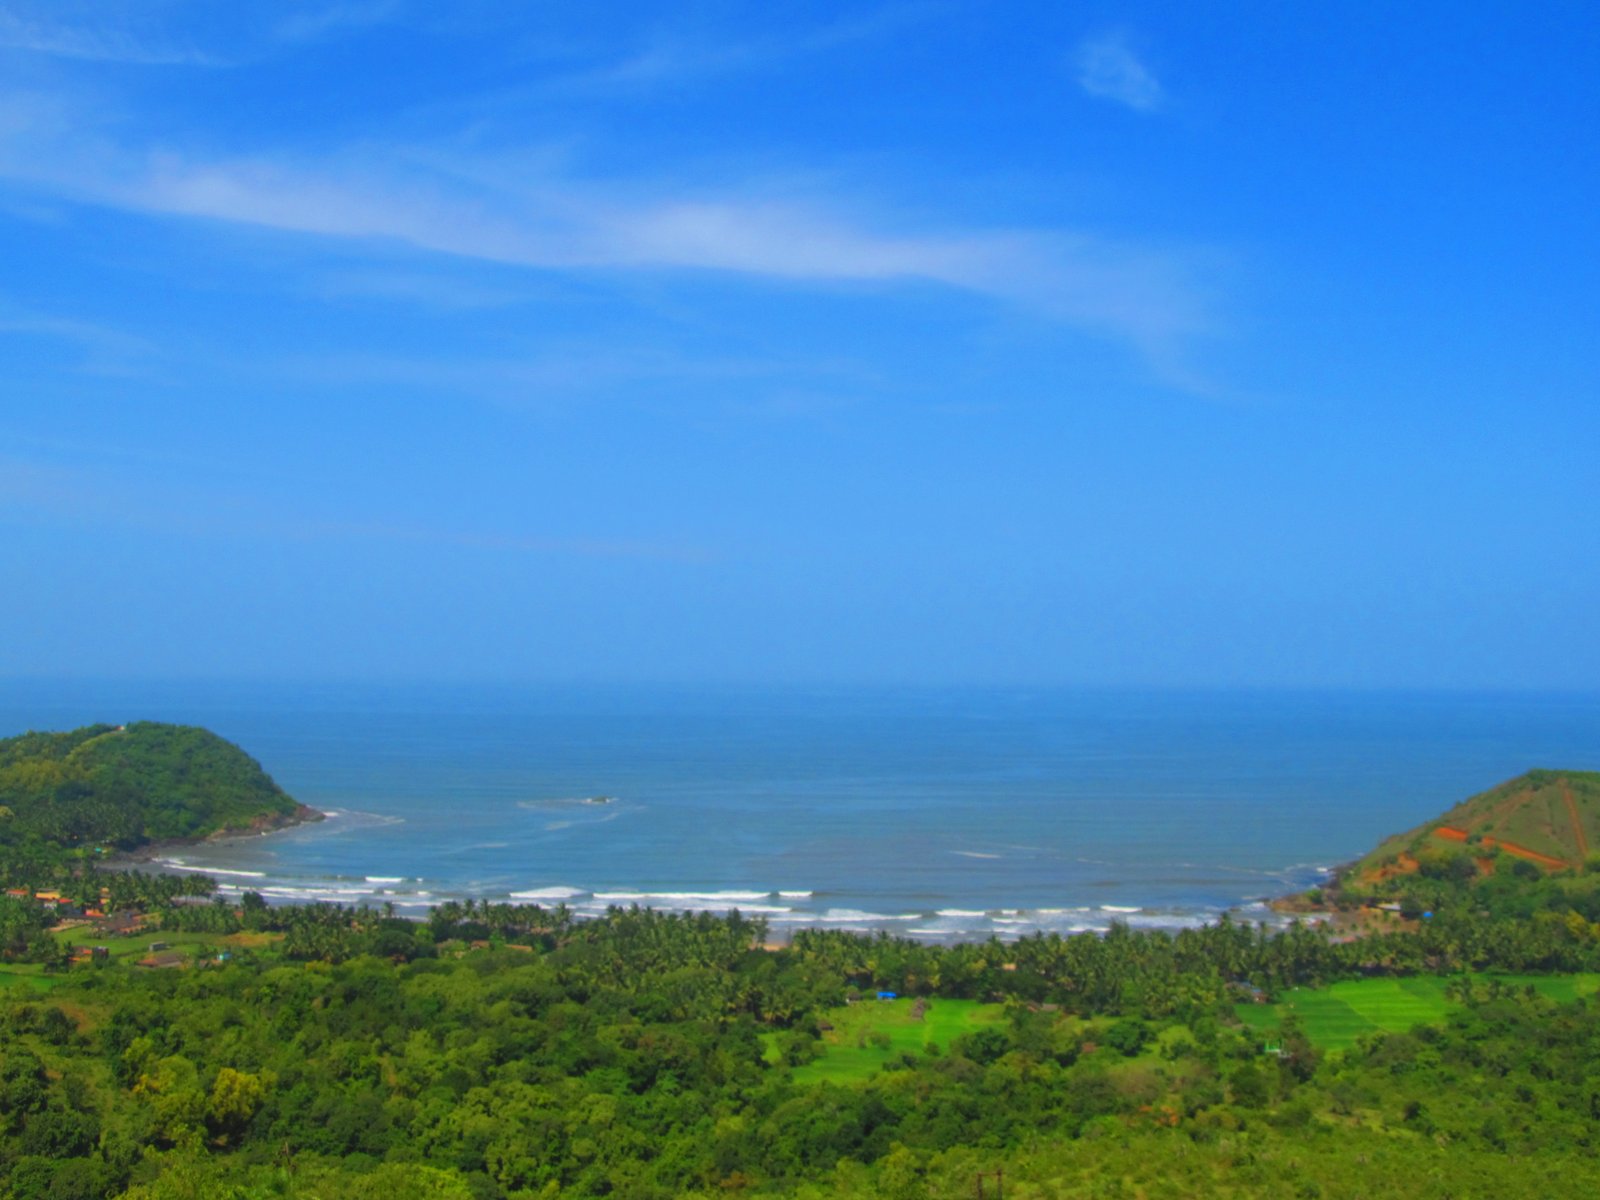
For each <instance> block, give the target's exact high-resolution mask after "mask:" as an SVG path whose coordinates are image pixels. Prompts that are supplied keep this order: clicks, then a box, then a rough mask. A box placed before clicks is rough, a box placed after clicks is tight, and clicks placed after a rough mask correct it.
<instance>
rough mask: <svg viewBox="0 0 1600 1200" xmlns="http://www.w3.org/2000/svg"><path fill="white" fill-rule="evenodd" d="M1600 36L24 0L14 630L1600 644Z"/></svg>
mask: <svg viewBox="0 0 1600 1200" xmlns="http://www.w3.org/2000/svg"><path fill="white" fill-rule="evenodd" d="M521 9H527V10H529V11H528V12H526V13H522V12H520V11H519V10H521ZM1597 63H1600V15H1597V14H1596V13H1595V11H1594V9H1593V7H1592V6H1591V5H1587V4H1582V3H1544V4H1535V5H1523V4H1509V3H1507V4H1473V5H1460V4H1452V5H1444V4H1431V3H1419V4H1409V5H1402V6H1395V5H1377V4H1370V5H1368V4H1342V5H1322V6H1311V5H1284V4H1281V3H1266V2H1262V3H1237V4H1223V5H1171V4H1146V5H1139V4H1125V5H1108V4H1095V3H1085V4H1061V3H1006V4H1001V3H993V2H990V3H959V2H952V3H904V4H894V3H889V4H835V5H827V4H806V5H789V4H781V3H774V4H760V5H733V4H715V3H707V4H678V5H634V4H610V5H603V6H601V5H580V4H565V3H550V4H542V5H537V6H532V5H529V6H515V5H506V4H498V3H496V4H489V3H474V2H472V0H466V2H461V3H454V4H450V5H437V4H420V3H419V4H408V3H404V2H401V0H394V2H384V0H373V2H362V0H351V2H348V3H328V2H308V3H299V4H291V3H274V4H256V5H238V4H225V3H182V2H178V0H142V2H139V3H125V2H121V0H93V2H90V0H83V2H74V0H48V2H46V0H39V2H17V0H0V389H3V390H0V534H3V537H4V539H5V545H6V550H7V553H5V555H4V556H3V558H0V564H3V565H0V620H3V623H4V627H5V628H6V629H7V630H8V636H7V637H6V638H5V639H4V640H3V642H0V675H5V676H10V677H13V678H27V677H40V676H114V677H123V678H146V677H163V678H170V677H223V678H240V677H244V678H249V677H275V678H304V679H352V680H362V679H376V680H382V679H440V680H474V679H486V680H501V681H543V680H605V681H613V680H620V681H630V680H638V681H647V680H671V681H762V680H774V681H786V682H812V681H830V682H831V681H847V682H885V683H900V682H934V683H958V682H994V683H1028V684H1057V683H1059V684H1095V685H1098V684H1111V685H1124V684H1125V685H1169V686H1206V685H1235V684H1243V685H1267V686H1277V685H1291V686H1403V687H1490V688H1492V687H1560V688H1575V687H1590V686H1593V683H1594V680H1595V679H1596V678H1597V676H1600V632H1597V631H1600V618H1597V616H1596V614H1597V613H1600V536H1597V525H1600V521H1597V516H1600V501H1597V499H1596V484H1595V477H1594V467H1595V452H1596V449H1597V447H1600V417H1597V415H1596V401H1597V399H1600V369H1597V368H1600V337H1597V336H1596V330H1597V329H1600V252H1597V250H1600V246H1597V233H1600V217H1597V215H1596V214H1597V211H1600V205H1597V203H1596V201H1595V197H1596V195H1597V194H1600V186H1597V185H1600V169H1597V154H1596V146H1597V140H1596V137H1595V132H1594V131H1595V130H1596V129H1600V85H1597V82H1596V79H1597V72H1596V65H1597Z"/></svg>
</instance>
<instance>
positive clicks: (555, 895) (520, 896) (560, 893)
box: [511, 887, 584, 900]
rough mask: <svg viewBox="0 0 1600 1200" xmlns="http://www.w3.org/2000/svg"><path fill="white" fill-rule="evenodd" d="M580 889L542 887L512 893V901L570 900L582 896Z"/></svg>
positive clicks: (582, 892)
mask: <svg viewBox="0 0 1600 1200" xmlns="http://www.w3.org/2000/svg"><path fill="white" fill-rule="evenodd" d="M582 895H584V891H583V889H582V888H572V887H543V888H529V889H528V890H527V891H525V892H512V893H511V898H512V899H513V900H571V899H572V898H573V897H574V896H582Z"/></svg>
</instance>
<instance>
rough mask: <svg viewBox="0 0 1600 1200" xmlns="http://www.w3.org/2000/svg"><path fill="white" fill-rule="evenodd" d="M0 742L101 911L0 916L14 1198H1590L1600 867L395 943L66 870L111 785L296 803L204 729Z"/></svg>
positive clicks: (50, 844) (449, 926)
mask: <svg viewBox="0 0 1600 1200" xmlns="http://www.w3.org/2000/svg"><path fill="white" fill-rule="evenodd" d="M129 734H135V736H134V737H133V738H132V740H131V743H130V740H129V737H128V735H129ZM130 744H131V745H132V746H133V747H134V748H133V749H132V750H129V749H127V747H128V746H129V745H130ZM0 745H3V746H4V749H5V755H4V756H3V757H0V772H10V774H0V778H4V779H6V780H7V781H8V782H7V784H6V786H7V788H8V789H10V790H8V792H7V793H6V794H7V796H8V797H15V798H17V799H19V800H20V803H19V804H15V805H12V804H8V806H7V807H8V808H9V809H10V817H9V818H0V820H5V821H7V822H8V823H10V824H11V828H9V829H8V831H7V836H8V839H9V840H8V841H7V842H6V843H5V844H6V845H8V846H9V847H10V848H11V851H12V853H11V856H10V857H9V858H8V859H7V860H5V862H4V864H0V865H4V866H5V867H6V869H7V870H8V872H10V874H9V875H8V878H7V883H8V884H14V883H15V882H17V878H18V875H19V873H20V874H21V875H22V876H26V877H27V878H26V882H28V883H29V884H31V885H33V886H37V885H38V884H39V883H40V882H41V881H44V882H48V883H49V884H50V885H51V889H52V891H53V892H56V893H59V895H60V897H61V899H60V902H59V903H61V904H66V905H71V904H74V903H75V905H76V906H77V907H76V908H74V909H73V910H72V911H78V910H79V909H82V908H88V907H90V906H92V905H98V906H99V907H100V908H101V909H103V910H104V911H105V912H106V914H107V915H106V916H105V917H103V918H97V919H92V920H91V919H88V918H84V919H81V920H77V919H75V920H66V921H63V920H61V917H60V914H61V912H62V911H64V910H63V909H60V908H58V909H56V910H53V911H52V909H51V908H50V907H49V904H47V903H46V902H44V901H41V900H39V899H36V898H34V897H33V896H32V894H31V892H24V894H23V895H21V896H16V897H0V1200H40V1198H44V1197H49V1198H51V1200H57V1198H59V1200H114V1198H119V1197H125V1198H127V1200H213V1198H220V1200H266V1198H268V1197H292V1198H300V1200H337V1198H341V1197H353V1198H355V1200H362V1198H368V1197H370V1198H374V1200H377V1198H380V1197H381V1198H382V1200H405V1198H408V1197H422V1198H426V1197H434V1198H439V1200H528V1198H531V1197H554V1196H607V1197H619V1198H620V1197H626V1198H639V1200H646V1198H657V1197H659V1198H663V1200H665V1198H667V1197H712V1196H718V1197H723V1196H731V1195H750V1196H786V1197H795V1198H797V1200H798V1198H809V1197H822V1196H842V1197H893V1198H896V1200H899V1198H907V1200H909V1198H911V1197H950V1198H952V1200H954V1198H956V1197H968V1196H972V1195H974V1194H977V1191H978V1189H979V1188H980V1187H983V1188H986V1189H988V1190H986V1191H984V1193H983V1194H984V1195H997V1194H999V1191H998V1189H999V1187H1000V1185H1001V1182H1002V1179H1003V1182H1004V1189H1005V1190H1004V1194H1005V1195H1006V1196H1009V1197H1012V1198H1013V1200H1016V1198H1026V1197H1045V1196H1073V1197H1079V1196H1082V1197H1148V1198H1154V1197H1189V1196H1198V1195H1204V1196H1217V1197H1240V1198H1244V1197H1260V1198H1266V1197H1273V1198H1277V1197H1286V1196H1287V1197H1345V1196H1365V1197H1386V1196H1395V1197H1399V1196H1407V1197H1410V1196H1438V1197H1464V1196H1494V1197H1496V1198H1515V1197H1546V1196H1555V1195H1572V1194H1582V1193H1583V1192H1585V1191H1592V1190H1595V1189H1596V1188H1600V1157H1597V1151H1600V998H1597V997H1596V995H1595V994H1594V993H1595V990H1596V988H1597V987H1600V975H1596V973H1597V972H1600V870H1596V869H1594V864H1593V863H1592V862H1587V861H1586V862H1585V863H1584V864H1583V865H1582V866H1581V867H1575V868H1561V869H1556V868H1549V867H1540V866H1539V865H1538V864H1536V863H1533V862H1531V861H1529V860H1526V859H1518V858H1515V857H1514V856H1513V860H1512V861H1506V860H1505V859H1504V858H1503V857H1495V856H1492V855H1489V854H1486V853H1485V852H1484V848H1483V847H1481V846H1479V845H1477V844H1468V843H1462V846H1461V847H1460V848H1456V847H1453V846H1447V847H1445V848H1444V850H1445V852H1444V853H1443V854H1437V855H1436V854H1433V853H1431V851H1432V850H1433V849H1434V848H1433V847H1432V846H1431V845H1430V846H1429V847H1428V849H1429V851H1430V853H1429V854H1427V855H1422V856H1415V857H1414V858H1413V861H1412V862H1411V864H1410V865H1408V866H1407V867H1406V868H1405V869H1404V870H1402V871H1396V872H1392V873H1390V874H1389V875H1386V876H1385V877H1384V878H1383V879H1381V880H1379V881H1378V882H1379V883H1381V885H1382V886H1381V889H1380V891H1379V894H1380V895H1382V896H1394V897H1399V899H1398V900H1394V901H1391V902H1390V906H1391V908H1393V909H1396V910H1398V911H1392V912H1386V911H1380V910H1377V909H1366V908H1362V907H1361V904H1362V899H1363V898H1362V897H1359V896H1357V895H1356V894H1355V893H1354V891H1353V890H1352V892H1350V893H1346V892H1344V890H1343V887H1342V885H1343V884H1344V883H1345V882H1346V880H1339V881H1336V882H1335V884H1334V885H1333V886H1332V887H1331V888H1330V889H1328V892H1329V894H1328V895H1326V896H1321V895H1319V896H1316V897H1307V898H1304V900H1303V902H1305V903H1309V902H1311V901H1315V902H1318V903H1332V904H1334V906H1335V907H1336V908H1338V909H1339V910H1340V912H1339V916H1340V917H1341V918H1346V917H1351V916H1355V917H1356V918H1358V919H1357V920H1356V921H1355V922H1353V923H1352V922H1350V921H1341V922H1340V923H1336V924H1331V925H1315V926H1313V925H1310V924H1303V923H1291V924H1289V925H1288V926H1287V927H1284V928H1280V929H1268V928H1266V927H1264V926H1260V925H1247V924H1241V923H1238V922H1235V921H1231V920H1227V919H1223V920H1221V921H1219V922H1218V923H1217V924H1215V925H1212V926H1208V927H1205V928H1199V929H1184V930H1179V931H1173V932H1163V931H1151V930H1144V931H1136V930H1132V929H1129V928H1127V927H1125V926H1113V928H1112V929H1111V930H1110V932H1109V933H1107V934H1105V935H1103V936H1097V935H1093V934H1082V935H1076V936H1069V937H1062V936H1059V935H1053V934H1051V935H1044V934H1040V935H1034V936H1029V937H1024V938H1022V939H1020V940H1018V941H1015V942H1011V943H1001V942H999V941H994V940H991V941H988V942H981V943H969V944H962V945H951V946H939V945H927V944H922V943H919V942H914V941H911V940H903V939H897V938H893V937H890V936H887V935H876V936H865V935H857V934H850V933H844V932H839V931H826V930H801V931H798V932H796V933H795V935H794V937H793V941H792V943H791V944H790V945H788V946H786V947H782V948H778V949H771V948H764V943H765V941H766V938H767V928H766V926H765V924H764V922H763V921H761V920H760V919H753V920H752V919H746V918H744V917H741V916H740V915H739V914H737V913H734V914H731V915H727V916H713V915H710V914H697V915H695V914H691V915H683V914H677V915H674V914H665V913H659V912H653V911H650V910H642V909H637V908H631V909H621V908H617V909H612V910H611V911H610V912H609V913H608V914H607V915H606V916H604V917H601V918H598V919H592V920H583V921H579V920H576V919H575V918H574V917H573V915H572V914H571V913H570V912H569V911H567V910H566V909H565V908H562V907H556V908H552V909H546V908H542V907H540V906H537V905H514V904H497V903H485V902H481V901H461V902H457V901H451V902H447V903H443V904H440V905H438V906H436V907H435V908H434V909H433V910H432V912H431V913H430V915H429V917H428V918H427V919H426V920H423V921H410V920H405V919H401V918H398V917H396V916H394V914H393V913H392V912H390V911H384V910H376V909H371V908H347V907H341V906H337V905H298V906H295V905H291V906H277V907H274V906H269V905H268V904H266V903H265V902H264V901H263V899H262V898H261V897H260V896H259V895H256V894H254V893H245V894H244V895H243V896H241V897H237V898H228V897H224V896H222V895H219V894H217V888H216V885H215V883H214V881H212V880H210V879H207V878H205V877H203V876H199V875H192V874H191V875H184V876H174V875H162V874H151V873H143V872H139V871H108V870H105V869H103V868H102V867H100V866H99V865H98V864H97V862H96V861H95V859H94V858H93V857H92V856H83V855H81V854H74V853H73V849H74V847H77V846H81V845H82V844H84V843H83V833H84V830H86V829H88V828H91V827H93V826H94V825H95V823H96V822H97V821H98V822H101V827H102V829H103V828H104V823H105V822H107V821H110V820H111V818H109V817H106V816H104V815H103V814H102V815H101V816H100V817H96V816H94V814H95V813H96V812H97V811H98V810H97V808H96V804H97V803H109V802H110V801H109V800H108V799H107V797H111V796H117V795H124V794H130V795H131V794H132V792H131V791H129V792H127V793H124V792H122V791H118V790H116V788H115V787H113V785H112V784H111V783H109V782H107V781H108V780H113V779H115V780H119V781H121V782H120V784H119V785H117V786H126V787H128V788H130V789H131V788H133V787H134V784H133V783H131V782H130V781H133V780H140V781H143V782H142V783H141V784H140V785H139V786H140V787H142V788H143V791H142V793H141V794H142V795H144V796H145V797H146V799H145V800H144V801H141V802H140V803H143V804H144V805H145V807H144V808H143V809H140V810H139V815H138V818H137V821H130V822H129V823H128V824H126V825H125V826H124V827H123V828H125V829H126V830H128V831H132V830H134V829H135V828H137V830H138V832H136V833H135V832H128V833H127V836H129V837H136V838H142V837H147V836H155V834H154V833H153V832H151V831H153V830H162V831H169V830H174V829H187V830H189V831H190V832H191V833H193V832H197V831H201V830H204V829H205V828H207V827H220V826H221V825H226V824H230V823H232V822H234V821H238V820H258V819H261V817H262V813H263V812H264V811H265V812H267V813H270V814H280V815H282V814H292V813H293V811H294V806H293V804H292V802H290V801H288V800H287V798H286V797H283V796H282V794H281V793H280V792H278V791H277V789H276V788H275V787H273V786H272V784H271V781H270V780H268V779H267V778H266V776H265V775H264V774H262V773H261V772H260V768H259V767H257V766H256V764H255V763H254V762H253V761H251V760H250V759H248V758H247V757H245V756H244V755H243V754H242V752H239V751H237V750H236V749H235V748H233V747H230V746H227V744H226V743H223V742H220V739H214V738H212V737H211V735H209V734H204V733H203V731H199V730H184V729H179V728H176V727H169V726H130V727H129V729H128V730H127V731H121V730H113V729H110V728H108V727H96V728H91V729H88V730H80V731H77V733H74V734H57V735H38V734H35V735H28V737H26V738H21V739H13V740H12V741H11V742H7V743H3V744H0ZM219 747H221V749H219ZM41 763H45V764H50V763H54V764H61V765H60V766H58V767H52V768H49V769H48V770H46V769H41V768H39V766H38V764H41ZM69 777H70V778H75V779H80V780H83V781H87V790H78V789H74V788H71V787H67V786H66V785H65V782H64V781H65V780H67V779H68V778H69ZM49 779H54V780H55V781H56V782H54V783H50V784H48V785H47V784H46V782H45V781H47V780H49ZM228 779H232V780H233V781H234V785H229V786H226V787H223V786H220V785H219V781H224V780H228ZM201 780H204V781H205V782H204V785H203V786H202V784H201V783H200V782H199V781H201ZM1539 786H1543V785H1539ZM1527 790H1528V789H1526V788H1521V789H1513V790H1512V791H1510V792H1508V793H1505V794H1504V795H1502V796H1499V797H1497V798H1496V799H1495V801H1494V804H1493V806H1492V807H1493V811H1494V812H1495V813H1496V814H1497V815H1498V816H1499V817H1501V818H1504V817H1506V816H1508V815H1515V814H1512V813H1511V810H1512V808H1514V807H1515V805H1514V804H1513V803H1512V800H1514V799H1515V798H1517V797H1521V796H1522V795H1523V794H1524V793H1525V792H1526V791H1527ZM1557 794H1558V795H1559V796H1560V798H1561V801H1562V809H1563V810H1566V808H1567V806H1566V796H1567V795H1568V794H1570V793H1569V791H1561V792H1558V793H1557ZM91 796H94V797H99V800H98V801H96V800H91V799H87V797H91ZM263 805H267V806H268V807H265V808H263ZM273 805H275V807H272V806H273ZM63 812H65V813H78V814H79V815H78V816H75V817H73V818H72V819H70V820H62V819H60V818H61V817H62V815H63ZM1558 815H1559V814H1558ZM268 819H273V818H272V817H270V816H269V818H268ZM1519 819H1520V818H1519ZM23 829H25V830H26V833H25V834H24V835H21V836H19V830H23ZM1417 836H1426V837H1431V836H1432V835H1431V833H1426V832H1425V833H1423V834H1420V835H1417ZM90 840H98V838H96V839H90ZM1462 856H1466V861H1467V864H1468V866H1469V867H1470V869H1467V867H1463V866H1462V865H1461V863H1462ZM1485 859H1487V860H1488V862H1487V866H1486V865H1485V862H1484V860H1485ZM1346 879H1348V876H1347V877H1346ZM1366 899H1368V900H1370V899H1372V896H1371V895H1369V896H1367V897H1366ZM49 903H57V901H55V900H51V901H50V902H49ZM1369 916H1370V917H1371V918H1373V919H1371V920H1368V919H1367V918H1368V917H1369ZM132 917H137V919H138V923H139V924H142V925H143V926H144V928H143V929H129V928H127V927H126V920H125V919H127V918H132ZM119 918H121V919H124V921H123V924H121V925H117V922H118V920H119ZM1378 918H1381V919H1378ZM113 925H117V927H116V928H115V929H113ZM97 947H98V950H97V949H96V948H97ZM1313 989H1318V990H1313ZM1322 989H1325V990H1322ZM886 993H893V994H894V995H895V996H897V997H898V998H897V999H893V1000H888V999H883V998H881V997H882V996H883V995H884V994H886ZM1347 999H1348V1003H1347ZM1352 1003H1353V1004H1357V1005H1366V1006H1368V1007H1367V1009H1366V1011H1367V1013H1368V1014H1369V1016H1370V1017H1371V1019H1370V1020H1369V1019H1368V1017H1364V1016H1362V1015H1361V1014H1360V1013H1358V1012H1357V1011H1356V1010H1355V1009H1353V1008H1351V1007H1350V1005H1351V1004H1352ZM1384 1004H1387V1005H1388V1006H1389V1007H1388V1008H1387V1009H1384V1010H1382V1011H1380V1008H1379V1007H1375V1006H1381V1005H1384ZM1385 1013H1388V1014H1389V1015H1387V1016H1386V1015H1385ZM1396 1014H1400V1016H1399V1017H1397V1016H1396ZM1405 1014H1412V1015H1417V1016H1418V1019H1420V1020H1422V1022H1423V1023H1422V1024H1418V1025H1413V1024H1412V1021H1411V1020H1410V1019H1409V1018H1408V1017H1406V1016H1405Z"/></svg>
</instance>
